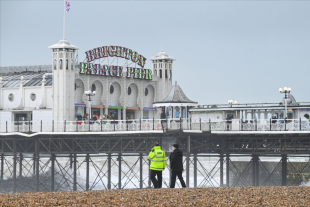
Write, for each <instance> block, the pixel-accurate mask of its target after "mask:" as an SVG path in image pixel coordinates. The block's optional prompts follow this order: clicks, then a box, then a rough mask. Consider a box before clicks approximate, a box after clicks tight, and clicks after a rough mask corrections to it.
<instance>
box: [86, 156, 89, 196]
mask: <svg viewBox="0 0 310 207" xmlns="http://www.w3.org/2000/svg"><path fill="white" fill-rule="evenodd" d="M86 190H89V154H87V155H86Z"/></svg>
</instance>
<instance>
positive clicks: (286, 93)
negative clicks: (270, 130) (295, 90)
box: [279, 87, 292, 121]
mask: <svg viewBox="0 0 310 207" xmlns="http://www.w3.org/2000/svg"><path fill="white" fill-rule="evenodd" d="M291 91H292V89H291V88H290V87H284V88H283V90H282V88H279V92H280V93H284V94H285V95H284V107H285V121H286V119H287V98H288V94H289V93H291Z"/></svg>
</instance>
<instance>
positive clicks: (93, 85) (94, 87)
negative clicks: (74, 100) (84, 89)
mask: <svg viewBox="0 0 310 207" xmlns="http://www.w3.org/2000/svg"><path fill="white" fill-rule="evenodd" d="M91 91H92V92H94V91H96V85H95V84H92V85H91Z"/></svg>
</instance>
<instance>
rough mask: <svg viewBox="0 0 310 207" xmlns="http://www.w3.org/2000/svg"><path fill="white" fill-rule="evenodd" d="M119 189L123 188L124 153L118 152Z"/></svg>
mask: <svg viewBox="0 0 310 207" xmlns="http://www.w3.org/2000/svg"><path fill="white" fill-rule="evenodd" d="M118 189H122V154H121V153H118Z"/></svg>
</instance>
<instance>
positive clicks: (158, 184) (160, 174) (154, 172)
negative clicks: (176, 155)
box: [151, 170, 163, 188]
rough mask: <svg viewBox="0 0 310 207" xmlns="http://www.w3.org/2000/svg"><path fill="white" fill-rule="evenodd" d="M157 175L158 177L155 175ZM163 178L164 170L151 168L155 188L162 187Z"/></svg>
mask: <svg viewBox="0 0 310 207" xmlns="http://www.w3.org/2000/svg"><path fill="white" fill-rule="evenodd" d="M156 175H157V179H156V178H155V176H156ZM162 178H163V171H157V170H151V181H152V183H153V185H154V188H161V184H162Z"/></svg>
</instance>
